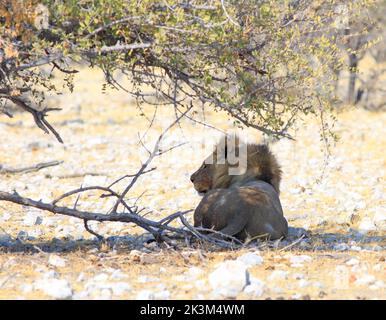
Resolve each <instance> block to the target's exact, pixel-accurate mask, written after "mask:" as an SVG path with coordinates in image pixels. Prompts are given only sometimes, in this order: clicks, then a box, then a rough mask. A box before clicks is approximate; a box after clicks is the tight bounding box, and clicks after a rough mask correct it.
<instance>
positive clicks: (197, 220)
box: [191, 140, 288, 241]
mask: <svg viewBox="0 0 386 320" xmlns="http://www.w3.org/2000/svg"><path fill="white" fill-rule="evenodd" d="M238 143H239V141H238V140H237V144H238ZM237 144H236V146H237ZM225 146H226V144H225ZM218 148H219V145H218V146H217V147H216V150H215V152H214V153H216V154H218V153H217V149H218ZM223 151H224V152H225V153H226V152H227V148H226V147H225V150H223ZM214 158H215V157H214ZM214 160H215V161H214V163H213V164H209V165H208V164H205V161H204V164H203V165H202V166H201V167H200V169H199V170H197V171H196V172H195V173H194V174H193V175H192V177H191V180H192V182H193V183H194V186H195V188H196V190H197V191H199V192H205V195H204V197H203V199H202V200H201V202H200V204H199V205H198V206H197V208H196V210H195V212H194V226H195V227H203V228H206V229H213V230H215V231H219V232H221V233H223V234H226V235H230V236H234V237H236V238H238V239H240V240H242V241H245V240H246V239H247V238H255V237H259V238H265V239H271V240H274V239H279V238H282V237H285V236H286V235H287V232H288V223H287V221H286V219H285V218H284V215H283V210H282V207H281V204H280V199H279V192H280V191H279V185H280V179H281V169H280V167H279V165H278V163H277V161H276V158H275V157H274V156H273V154H272V153H271V152H270V150H269V149H268V146H266V145H257V144H251V145H248V146H247V168H246V171H245V172H244V174H242V175H235V176H232V175H229V174H228V173H227V172H228V168H229V164H227V163H225V164H218V163H216V158H215V159H214Z"/></svg>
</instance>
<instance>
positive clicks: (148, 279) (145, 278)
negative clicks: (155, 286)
mask: <svg viewBox="0 0 386 320" xmlns="http://www.w3.org/2000/svg"><path fill="white" fill-rule="evenodd" d="M137 280H138V282H139V283H148V282H157V281H159V279H158V278H154V277H153V278H152V277H148V276H139V277H138V278H137Z"/></svg>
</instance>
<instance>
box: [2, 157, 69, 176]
mask: <svg viewBox="0 0 386 320" xmlns="http://www.w3.org/2000/svg"><path fill="white" fill-rule="evenodd" d="M62 163H63V161H56V160H55V161H49V162H42V163H38V164H35V165H34V166H29V167H24V168H6V167H2V166H1V165H0V174H4V173H7V174H9V173H10V174H15V173H28V172H34V171H39V170H41V169H44V168H48V167H53V166H57V165H60V164H62Z"/></svg>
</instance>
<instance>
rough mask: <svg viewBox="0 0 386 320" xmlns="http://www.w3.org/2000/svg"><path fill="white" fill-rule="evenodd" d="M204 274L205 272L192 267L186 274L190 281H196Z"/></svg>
mask: <svg viewBox="0 0 386 320" xmlns="http://www.w3.org/2000/svg"><path fill="white" fill-rule="evenodd" d="M203 273H204V270H202V269H201V268H198V267H190V268H189V269H188V271H187V272H186V276H187V278H188V280H195V279H197V278H199V277H200V276H201V275H202V274H203Z"/></svg>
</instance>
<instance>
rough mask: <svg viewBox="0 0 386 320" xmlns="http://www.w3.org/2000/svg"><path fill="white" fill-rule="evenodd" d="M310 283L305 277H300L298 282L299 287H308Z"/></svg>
mask: <svg viewBox="0 0 386 320" xmlns="http://www.w3.org/2000/svg"><path fill="white" fill-rule="evenodd" d="M309 285H310V282H309V281H307V280H305V279H300V280H299V282H298V286H299V288H306V287H308V286H309Z"/></svg>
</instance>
